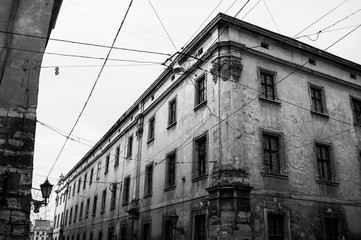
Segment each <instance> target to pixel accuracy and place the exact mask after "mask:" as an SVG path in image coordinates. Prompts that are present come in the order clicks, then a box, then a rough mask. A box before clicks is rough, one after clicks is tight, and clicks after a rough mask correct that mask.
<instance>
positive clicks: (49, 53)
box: [0, 46, 162, 65]
mask: <svg viewBox="0 0 361 240" xmlns="http://www.w3.org/2000/svg"><path fill="white" fill-rule="evenodd" d="M0 48H6V49H11V50H17V51H23V52H31V53H40V54H48V55H56V56H62V57H75V58H86V59H95V60H105V59H106V58H103V57H93V56H86V55H75V54H65V53H53V52H45V51H36V50H29V49H22V48H14V47H6V46H0ZM107 60H109V61H116V62H132V63H149V64H160V65H162V63H161V62H152V61H139V60H133V59H117V58H108V59H107Z"/></svg>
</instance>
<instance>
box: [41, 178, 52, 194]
mask: <svg viewBox="0 0 361 240" xmlns="http://www.w3.org/2000/svg"><path fill="white" fill-rule="evenodd" d="M40 189H41V194H42V195H43V198H45V199H47V198H49V196H50V193H51V190H52V189H53V185H52V184H51V183H50V182H49V181H48V179H46V180H45V182H44V183H43V184H40Z"/></svg>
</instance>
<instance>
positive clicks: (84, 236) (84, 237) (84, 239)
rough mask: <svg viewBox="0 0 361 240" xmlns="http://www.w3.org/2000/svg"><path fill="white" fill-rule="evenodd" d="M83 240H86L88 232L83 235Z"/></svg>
mask: <svg viewBox="0 0 361 240" xmlns="http://www.w3.org/2000/svg"><path fill="white" fill-rule="evenodd" d="M83 240H86V232H84V233H83Z"/></svg>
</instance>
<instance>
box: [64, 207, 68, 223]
mask: <svg viewBox="0 0 361 240" xmlns="http://www.w3.org/2000/svg"><path fill="white" fill-rule="evenodd" d="M67 223H68V209H67V210H66V212H65V224H64V225H65V226H66V224H67Z"/></svg>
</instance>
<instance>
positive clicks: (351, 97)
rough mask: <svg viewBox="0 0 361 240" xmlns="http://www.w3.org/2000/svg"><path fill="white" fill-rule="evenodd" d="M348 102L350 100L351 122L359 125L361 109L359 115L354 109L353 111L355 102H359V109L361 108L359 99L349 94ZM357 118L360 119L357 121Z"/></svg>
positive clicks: (360, 124)
mask: <svg viewBox="0 0 361 240" xmlns="http://www.w3.org/2000/svg"><path fill="white" fill-rule="evenodd" d="M350 102H351V111H352V117H353V124H354V125H356V126H361V110H360V112H359V115H358V114H356V111H355V102H359V104H360V109H361V99H360V98H356V97H353V96H350ZM358 118H359V119H360V121H357V119H358Z"/></svg>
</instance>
